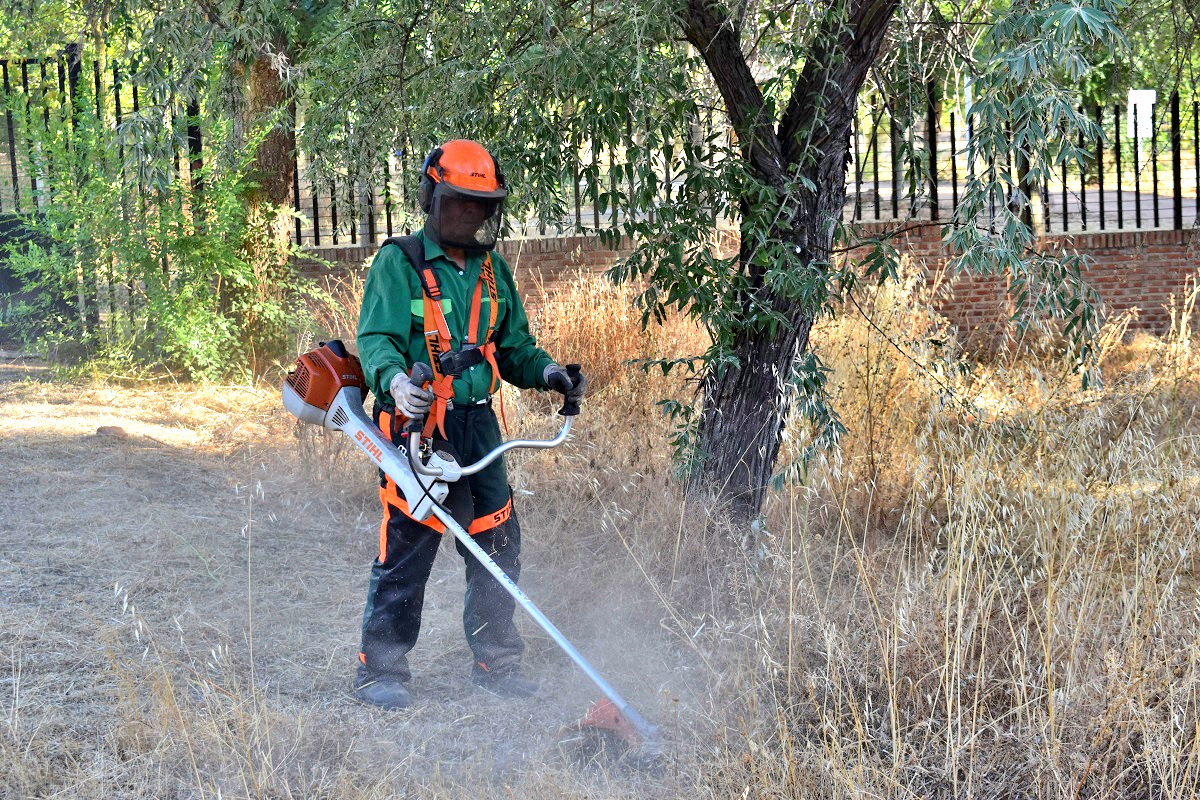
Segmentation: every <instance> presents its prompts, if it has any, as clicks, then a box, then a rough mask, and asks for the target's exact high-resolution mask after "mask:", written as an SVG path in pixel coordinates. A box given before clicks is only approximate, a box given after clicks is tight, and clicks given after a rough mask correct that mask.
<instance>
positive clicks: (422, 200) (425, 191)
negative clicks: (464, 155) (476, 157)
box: [417, 147, 494, 214]
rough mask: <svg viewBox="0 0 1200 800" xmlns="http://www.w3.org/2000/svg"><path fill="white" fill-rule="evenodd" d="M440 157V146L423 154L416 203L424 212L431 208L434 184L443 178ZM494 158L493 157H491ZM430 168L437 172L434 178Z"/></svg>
mask: <svg viewBox="0 0 1200 800" xmlns="http://www.w3.org/2000/svg"><path fill="white" fill-rule="evenodd" d="M441 157H442V148H440V147H435V148H433V150H430V151H429V155H427V156H425V163H424V164H422V165H421V182H420V184H419V185H418V186H417V203H418V204H419V205H420V206H421V210H422V211H424V212H425V213H426V214H428V213H429V212H430V210H432V208H433V190H434V186H435V185H436V184H438V183H441V181H442V180H443V179H444V178H445V173H443V172H442V168H441V166H440V165H439V164H438V161H439V160H440V159H441ZM493 160H494V159H493ZM430 170H433V171H434V172H436V173H437V179H436V180H435V179H434V177H433V176H432V175H430V174H429V172H430Z"/></svg>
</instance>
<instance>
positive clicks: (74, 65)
mask: <svg viewBox="0 0 1200 800" xmlns="http://www.w3.org/2000/svg"><path fill="white" fill-rule="evenodd" d="M82 73H83V57H82V54H81V53H80V52H79V43H78V42H71V43H70V44H69V45H67V86H68V87H70V94H69V95H68V97H69V98H70V101H71V132H72V133H74V132H75V131H76V130H77V129H78V128H79V105H78V103H77V102H76V98H77V97H78V96H79V78H80V77H81V75H82Z"/></svg>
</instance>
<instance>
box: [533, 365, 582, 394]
mask: <svg viewBox="0 0 1200 800" xmlns="http://www.w3.org/2000/svg"><path fill="white" fill-rule="evenodd" d="M542 378H543V379H544V380H545V381H546V385H547V386H549V387H550V388H551V389H553V390H554V391H556V392H559V393H561V394H562V395H564V396H565V397H566V399H567V402H568V403H578V402H579V401H580V400H582V399H583V394H584V391H585V390H586V389H587V378H585V377H584V375H583V373H582V372H581V373H579V382H578V383H576V384H575V385H571V375H570V374H569V373H568V372H567V368H566V367H563V366H560V365H558V364H549V365H547V367H546V371H545V372H544V373H543V374H542Z"/></svg>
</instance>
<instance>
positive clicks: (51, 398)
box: [0, 281, 1200, 800]
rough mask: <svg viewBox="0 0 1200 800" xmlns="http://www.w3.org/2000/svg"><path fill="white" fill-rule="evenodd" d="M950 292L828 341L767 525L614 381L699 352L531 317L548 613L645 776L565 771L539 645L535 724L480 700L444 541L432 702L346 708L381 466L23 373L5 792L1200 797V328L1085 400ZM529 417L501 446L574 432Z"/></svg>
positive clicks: (430, 654) (7, 582)
mask: <svg viewBox="0 0 1200 800" xmlns="http://www.w3.org/2000/svg"><path fill="white" fill-rule="evenodd" d="M348 293H349V296H350V297H352V296H353V290H352V288H351V289H349V290H348ZM1193 299H1194V298H1193ZM927 301H928V297H925V296H923V293H922V292H920V291H917V289H916V288H914V284H913V283H911V282H908V283H905V284H904V285H901V286H896V287H893V288H891V289H888V290H884V291H880V292H878V293H876V294H874V295H871V296H868V297H865V298H863V299H862V300H861V301H860V303H861V305H862V309H861V313H860V310H859V309H856V308H852V309H849V310H847V313H846V314H845V315H843V316H842V317H840V318H837V319H834V320H830V321H825V322H823V323H822V324H821V326H820V328H819V329H818V333H817V335H816V336H815V337H814V340H815V341H819V342H820V347H821V351H822V354H823V356H824V358H825V359H826V361H827V363H829V364H830V365H831V366H832V368H833V376H832V383H833V387H834V392H835V395H836V401H837V405H838V407H839V408H840V409H841V412H842V415H843V419H844V421H845V423H846V426H847V428H848V429H849V431H850V433H849V435H848V436H847V437H846V440H845V442H844V445H843V448H842V450H841V452H840V453H837V454H827V455H825V456H823V457H822V458H820V459H819V460H818V461H817V462H816V463H815V464H813V466H812V469H810V470H809V472H808V473H807V476H806V478H805V480H804V481H803V482H802V483H795V482H793V483H791V484H788V485H786V486H784V487H783V488H781V489H780V490H779V491H777V492H776V493H775V494H774V495H773V496H772V497H771V500H770V503H769V509H768V514H767V518H766V523H765V525H761V526H756V527H755V528H754V529H752V530H742V529H738V528H735V527H733V526H730V525H729V524H727V523H725V522H723V521H722V520H721V519H720V517H719V516H717V515H715V514H713V513H712V509H711V508H710V507H709V506H708V505H707V504H706V503H704V502H703V501H702V500H701V499H698V498H693V499H690V500H687V501H686V502H685V499H684V497H683V495H682V492H681V490H680V488H679V485H678V483H677V482H676V481H675V480H674V478H673V475H672V467H671V464H670V461H669V452H668V447H667V446H666V444H665V442H666V438H667V435H668V434H669V426H668V424H667V423H666V422H665V421H664V420H663V419H662V417H661V415H660V414H659V413H658V412H657V410H656V408H655V406H654V401H655V400H657V399H660V398H662V397H665V396H676V397H687V396H688V395H687V393H688V392H689V391H690V389H689V387H687V386H685V385H682V384H680V383H677V382H675V381H674V379H670V380H668V379H665V378H663V377H661V376H657V377H656V376H647V375H643V374H641V373H639V372H637V371H634V370H631V369H629V368H628V367H627V366H625V365H624V362H625V360H627V359H628V358H630V357H635V356H641V355H647V354H654V353H670V352H677V351H679V350H680V349H682V348H685V347H687V346H689V345H694V344H696V343H697V341H698V339H699V336H698V334H697V333H696V332H695V331H692V330H690V329H689V328H688V327H687V326H686V325H684V324H682V323H672V324H671V325H670V326H669V327H668V328H667V329H666V330H662V331H656V332H651V333H642V332H640V331H639V329H638V327H637V325H636V320H635V319H634V317H633V315H632V313H631V312H629V311H628V308H627V302H628V295H627V294H624V293H622V292H618V291H615V290H613V289H611V288H608V287H605V286H603V285H601V284H599V283H598V282H595V281H582V282H580V283H579V284H577V285H575V286H573V287H571V288H570V289H568V290H566V293H565V294H564V295H563V296H561V297H559V298H557V300H555V301H554V302H551V303H549V304H548V305H547V306H546V307H545V308H544V309H542V311H541V313H540V315H539V316H538V319H537V324H538V326H539V328H540V335H541V337H542V340H543V341H544V342H545V343H546V344H547V345H548V347H549V348H550V349H551V350H552V351H553V352H557V353H562V354H563V357H564V358H567V357H569V358H571V359H572V360H575V359H577V360H580V361H582V362H583V363H585V364H586V365H588V368H589V373H590V375H591V376H592V378H593V384H592V385H593V387H594V389H595V391H594V392H593V393H592V396H591V398H590V399H589V401H588V403H587V406H586V408H585V415H584V416H583V417H581V418H580V424H579V432H578V435H577V436H576V437H575V438H574V440H573V442H572V443H570V444H569V446H568V447H566V448H564V449H561V450H559V451H553V452H541V453H535V454H525V455H519V456H518V457H516V458H514V459H513V462H512V468H511V475H512V480H513V484H514V489H515V491H516V494H517V503H518V513H519V514H520V516H521V518H522V523H523V530H524V531H525V534H524V539H525V545H524V548H523V549H524V553H523V559H524V563H525V576H524V578H523V585H524V586H525V588H526V590H527V591H528V593H529V594H530V595H531V596H532V597H533V598H534V599H535V600H536V601H537V602H538V603H539V605H540V606H541V607H542V609H543V610H544V611H545V612H546V613H547V614H548V616H550V618H551V619H553V620H555V621H556V622H557V623H558V624H559V626H560V627H561V628H562V629H563V630H564V632H566V633H567V635H568V636H570V637H571V638H572V639H573V640H574V641H575V642H576V644H577V645H578V646H579V647H580V649H581V650H583V651H584V653H585V654H586V655H587V656H588V657H589V658H591V659H593V661H594V663H596V665H597V666H598V667H599V668H600V670H601V671H602V672H603V673H604V674H605V675H606V676H608V677H609V678H610V680H611V681H612V682H613V683H614V684H616V685H617V686H618V688H620V689H622V690H624V691H625V692H626V693H627V694H628V696H629V698H630V699H631V700H632V701H633V702H634V704H635V705H637V706H638V707H639V708H640V709H641V710H642V711H643V713H644V714H645V715H646V716H648V717H650V718H651V719H653V720H654V721H656V722H657V723H658V724H659V725H660V726H661V729H662V732H663V740H664V741H663V750H664V754H665V762H664V767H663V769H662V771H661V772H660V773H659V774H644V773H639V772H631V771H628V770H624V769H621V768H620V766H619V765H618V766H616V767H613V766H583V765H577V764H575V763H573V762H571V761H570V760H569V759H567V758H566V757H564V756H563V755H562V753H561V752H560V751H559V748H558V747H557V746H556V744H555V732H556V730H557V729H558V728H559V727H560V726H561V725H563V724H565V723H568V722H570V721H573V720H574V719H576V718H577V717H578V716H579V715H580V714H582V712H583V711H584V709H585V708H586V706H587V703H588V702H589V701H590V700H591V699H592V698H593V697H595V692H594V691H593V690H592V689H591V688H590V686H589V685H588V683H587V681H586V679H584V678H583V677H582V676H581V675H579V674H578V673H577V672H576V671H575V670H574V668H573V667H572V666H571V665H570V664H569V662H568V661H567V660H566V658H565V657H564V656H562V655H561V654H560V653H559V652H558V651H557V649H556V648H555V647H554V645H553V644H552V643H551V642H550V641H549V640H548V639H547V638H546V637H545V636H544V635H542V634H541V633H540V631H538V630H537V629H536V627H534V626H533V625H532V624H531V623H529V622H528V620H524V619H523V620H522V621H521V624H522V630H523V631H524V632H525V635H526V637H527V640H528V642H529V645H530V646H529V651H528V656H527V665H528V667H529V669H530V672H532V673H534V674H536V675H537V676H538V677H539V678H540V679H541V680H542V682H543V687H544V690H543V693H542V696H541V697H539V698H536V699H532V700H527V701H517V702H506V701H502V700H499V699H496V698H494V697H492V696H491V695H488V694H484V693H481V692H479V691H477V690H474V689H473V688H472V687H471V685H470V684H469V682H468V680H467V664H468V661H467V650H466V646H465V644H464V642H463V641H462V634H461V630H460V623H459V614H460V612H461V591H462V577H461V561H459V560H458V557H457V556H456V555H455V554H454V553H453V551H452V548H451V547H449V546H447V547H446V548H445V552H443V553H442V554H441V555H440V557H439V561H438V564H437V566H436V567H435V571H434V575H433V578H432V579H431V585H430V591H429V593H428V610H427V614H426V620H425V626H424V630H423V632H422V639H421V641H420V642H419V643H418V647H417V650H416V651H415V652H414V658H413V662H414V663H413V666H414V672H415V675H416V677H415V678H414V685H413V688H414V692H415V694H416V698H417V704H416V706H415V707H414V708H413V709H411V710H409V711H405V712H396V713H384V712H377V711H373V710H371V709H368V708H365V707H363V706H361V705H358V704H357V703H355V702H354V701H353V699H352V698H351V696H350V693H349V682H350V677H351V673H352V670H353V666H354V659H355V652H356V648H357V635H358V624H359V615H360V614H361V610H362V600H363V595H364V590H365V587H366V580H367V570H368V566H369V564H370V562H371V560H372V558H373V557H374V553H375V548H376V541H377V531H378V511H377V505H378V500H377V495H376V491H375V489H374V487H373V474H372V471H371V469H370V467H369V465H368V464H367V463H366V462H365V459H362V458H360V457H359V456H358V454H357V451H355V450H352V449H350V448H349V446H348V445H347V444H345V443H343V442H342V441H341V440H339V439H337V438H335V437H334V436H332V435H324V434H321V433H318V432H314V431H312V430H299V429H298V428H297V426H296V425H295V424H293V422H292V421H291V420H290V419H289V418H288V417H287V415H286V414H285V412H284V411H283V410H282V408H281V407H280V405H279V402H278V390H277V387H275V386H272V385H263V386H256V387H246V386H232V387H218V386H192V385H177V384H173V383H169V382H166V383H164V382H161V381H159V382H153V383H138V382H131V381H119V380H115V379H112V378H109V379H95V380H91V381H82V382H80V381H75V382H65V381H55V380H51V379H50V378H49V377H47V376H46V375H39V374H30V373H28V372H23V373H22V372H18V371H15V370H13V369H11V368H10V369H9V370H7V372H6V373H5V374H6V375H7V378H8V379H7V380H4V381H3V382H0V409H2V411H3V413H0V473H2V474H3V475H4V490H3V493H2V494H0V645H2V647H0V708H2V714H3V717H2V724H0V797H3V798H33V797H38V798H43V797H44V798H51V797H53V798H241V797H251V798H351V799H353V800H358V799H359V798H393V797H404V798H418V797H420V798H426V797H429V798H477V797H513V798H533V799H535V800H536V799H538V798H610V797H627V798H649V797H663V798H697V797H698V798H710V797H711V798H743V799H745V798H784V797H793V798H860V797H881V798H882V797H886V798H918V797H920V798H925V797H931V798H975V797H980V798H982V797H989V798H991V797H995V798H1124V797H1128V798H1191V797H1194V796H1196V794H1197V788H1198V786H1200V752H1198V750H1197V736H1198V733H1200V727H1198V726H1200V716H1198V714H1197V711H1198V708H1197V706H1198V697H1197V690H1198V689H1200V665H1198V661H1200V596H1198V594H1197V582H1196V558H1197V552H1196V546H1197V538H1198V537H1197V534H1198V526H1200V435H1198V434H1200V430H1198V428H1197V408H1198V406H1197V404H1198V402H1200V360H1198V359H1197V352H1196V349H1195V346H1196V342H1195V341H1194V339H1193V337H1192V334H1191V331H1190V328H1189V327H1188V325H1187V324H1186V320H1187V319H1188V318H1189V317H1190V313H1191V310H1192V309H1191V305H1190V304H1189V303H1188V302H1187V299H1186V298H1183V299H1181V301H1180V307H1179V308H1178V309H1176V318H1177V320H1178V321H1179V322H1178V324H1177V325H1176V328H1175V330H1174V331H1173V332H1172V333H1171V334H1170V335H1169V336H1166V337H1163V338H1158V339H1156V338H1148V337H1133V338H1132V339H1131V340H1130V337H1127V336H1125V335H1124V328H1123V321H1116V322H1115V323H1113V324H1112V326H1111V327H1110V328H1109V329H1107V330H1106V335H1105V340H1104V343H1103V347H1104V358H1103V362H1102V371H1103V376H1104V382H1103V385H1102V388H1100V389H1098V390H1093V391H1089V392H1086V393H1085V392H1081V391H1080V390H1079V384H1078V381H1077V380H1076V379H1075V378H1072V377H1071V376H1070V375H1069V371H1068V370H1067V369H1066V367H1065V365H1064V364H1062V363H1061V362H1060V361H1059V360H1057V359H1056V358H1055V357H1053V356H1050V355H1046V354H1044V353H1042V352H1040V351H1039V349H1038V348H1037V347H1036V346H1028V343H1026V344H1027V346H1022V347H1020V348H1014V349H1013V350H1012V351H1011V352H1014V353H1017V355H1013V356H1007V355H1002V356H1000V357H997V358H996V359H994V360H992V361H990V362H988V363H986V364H982V365H981V364H975V365H974V366H968V362H966V361H965V360H963V359H962V357H961V356H960V354H959V353H958V352H957V351H956V349H955V346H954V343H953V341H952V340H950V339H949V338H947V337H946V336H945V335H944V334H945V331H944V330H943V325H942V324H941V323H940V322H939V320H938V319H937V318H936V316H935V315H933V314H931V313H930V312H929V311H928V303H927ZM581 308H590V309H593V310H594V313H591V314H587V315H578V314H577V313H575V312H577V311H578V309H581ZM864 314H865V315H866V316H869V317H870V322H867V321H866V319H865V317H864ZM324 322H325V324H327V325H329V326H332V327H334V328H336V327H337V326H344V325H345V321H344V320H341V319H338V318H337V315H332V316H330V317H328V318H327V319H326V320H325V321H324ZM307 344H308V343H304V344H303V345H302V346H305V347H306V346H307ZM507 407H508V414H509V419H510V424H511V428H512V434H513V435H521V434H533V435H540V434H545V433H549V432H550V431H552V430H553V429H554V428H555V421H554V418H553V415H552V413H551V412H552V407H551V404H550V402H549V401H548V400H546V399H544V398H541V397H537V396H531V395H523V396H522V395H518V394H517V393H515V392H512V393H509V395H508V398H507ZM116 429H119V430H116ZM98 431H99V432H98ZM804 443H805V431H804V430H803V428H802V427H800V426H792V427H790V428H789V431H788V442H787V452H788V454H791V455H794V454H795V453H797V452H800V450H801V449H802V448H803V446H804Z"/></svg>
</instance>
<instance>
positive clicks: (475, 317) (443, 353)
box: [384, 236, 508, 437]
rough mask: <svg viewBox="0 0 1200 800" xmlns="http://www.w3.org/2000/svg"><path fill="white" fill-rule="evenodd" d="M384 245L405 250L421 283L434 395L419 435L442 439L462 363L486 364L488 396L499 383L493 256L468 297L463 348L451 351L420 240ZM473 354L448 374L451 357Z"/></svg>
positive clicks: (485, 261) (398, 239)
mask: <svg viewBox="0 0 1200 800" xmlns="http://www.w3.org/2000/svg"><path fill="white" fill-rule="evenodd" d="M384 244H385V245H387V244H394V245H397V246H398V247H399V248H400V249H401V250H402V251H404V254H405V255H406V256H408V260H409V262H410V263H412V265H413V269H415V270H416V272H417V277H418V278H419V279H420V281H421V294H422V295H423V296H424V301H425V347H426V348H427V350H428V351H429V366H430V367H432V368H433V382H432V384H431V385H430V391H432V392H433V396H434V401H433V408H432V409H431V412H430V414H429V416H428V417H426V419H425V429H424V431H423V432H422V435H424V436H426V437H428V436H431V435H432V434H433V432H434V430H437V431H438V432H439V433H441V435H442V436H443V437H445V436H446V409H447V407H448V406H449V405H450V403H451V402H452V401H453V399H454V378H455V376H456V375H458V374H460V373H461V369H462V366H463V364H464V363H465V362H470V363H466V365H467V366H469V365H470V364H471V363H474V364H478V363H481V362H482V361H486V362H487V363H488V366H490V367H491V368H492V382H491V385H490V386H489V387H488V393H489V394H491V393H492V392H495V391H496V387H497V386H498V385H499V383H500V367H499V366H498V365H497V364H496V342H495V341H494V339H495V333H496V317H497V315H498V314H499V311H500V293H499V291H498V290H497V288H496V270H495V268H494V267H493V266H492V254H491V253H488V254H487V255H486V256H485V257H484V259H483V264H481V265H480V267H479V281H478V282H477V283H476V284H475V294H474V296H473V297H472V298H471V313H470V316H469V317H468V320H467V335H466V337H465V338H464V340H463V346H462V348H461V349H460V350H458V351H455V350H453V349H452V342H451V339H450V326H449V325H448V324H447V322H446V314H445V312H444V311H443V309H442V290H441V288H440V287H439V286H438V281H437V275H436V274H435V273H434V270H433V267H432V266H430V264H429V263H428V262H427V261H426V260H425V251H424V247H423V246H422V244H421V241H420V240H419V239H418V238H417V237H415V236H401V237H395V238H391V239H388V240H386V241H385V242H384ZM485 288H486V289H487V293H488V325H487V333H485V334H484V337H483V344H479V343H478V341H477V339H476V336H477V335H478V333H479V317H480V314H481V313H482V310H481V306H482V305H483V291H484V289H485ZM472 351H478V354H479V356H478V358H477V359H476V360H474V361H472V360H471V358H470V357H468V358H466V359H462V358H459V359H457V360H458V361H459V367H458V368H457V369H451V370H449V371H447V369H446V366H447V364H448V362H449V361H450V360H452V359H453V357H454V356H460V357H461V356H462V355H463V354H470V353H471V352H472ZM500 416H501V418H503V417H504V396H503V395H501V397H500ZM505 427H506V428H507V427H508V425H507V420H505Z"/></svg>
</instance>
